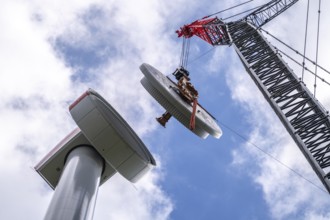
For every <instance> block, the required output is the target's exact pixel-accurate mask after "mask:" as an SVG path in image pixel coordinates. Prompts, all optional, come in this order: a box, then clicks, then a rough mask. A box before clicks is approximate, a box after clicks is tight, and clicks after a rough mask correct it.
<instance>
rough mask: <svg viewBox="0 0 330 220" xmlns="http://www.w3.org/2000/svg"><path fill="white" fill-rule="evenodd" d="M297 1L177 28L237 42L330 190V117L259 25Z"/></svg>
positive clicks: (219, 40)
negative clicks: (233, 18)
mask: <svg viewBox="0 0 330 220" xmlns="http://www.w3.org/2000/svg"><path fill="white" fill-rule="evenodd" d="M297 1H298V0H273V1H271V2H269V3H267V4H265V5H264V6H262V7H260V8H259V9H257V10H255V11H254V12H252V13H251V14H249V15H247V16H246V17H244V18H243V19H240V20H238V21H235V22H229V23H225V22H223V21H221V20H220V19H218V18H209V17H207V18H204V19H201V20H197V21H195V22H193V23H191V24H190V25H185V26H183V27H182V28H181V29H180V30H178V31H177V33H178V36H179V37H180V36H182V37H186V38H190V37H192V36H194V35H195V36H198V37H200V38H202V39H203V40H205V41H206V42H208V43H210V44H212V45H214V46H215V45H229V44H230V45H233V47H234V48H235V51H236V52H237V54H238V55H239V58H240V60H241V61H242V63H243V65H244V67H245V68H246V70H247V72H248V73H249V75H250V76H251V78H252V79H253V81H254V82H255V83H256V85H257V87H258V88H259V90H260V91H261V92H262V94H263V95H264V97H265V99H266V100H267V101H268V103H269V104H270V105H271V107H272V109H273V110H274V112H275V113H276V115H277V116H278V117H279V119H280V120H281V122H282V123H283V125H284V126H285V128H286V129H287V131H288V132H289V134H290V135H291V137H292V138H293V140H294V141H295V142H296V144H297V145H298V147H299V149H300V150H301V151H302V153H303V154H304V156H305V157H306V159H307V161H308V162H309V163H310V165H311V166H312V168H313V170H314V171H315V173H316V174H317V176H318V177H319V178H320V180H321V182H322V183H323V185H324V186H325V188H326V189H327V191H328V192H329V193H330V118H329V113H328V111H326V110H325V109H324V108H323V107H322V106H321V104H320V103H319V102H318V101H317V100H316V99H315V98H314V96H313V95H312V94H311V92H310V91H309V90H308V89H307V87H306V86H305V85H304V83H303V82H302V81H301V80H299V79H298V77H297V76H296V75H295V74H294V73H293V71H292V69H291V68H289V67H288V66H287V64H286V63H285V62H284V61H283V60H282V58H281V56H280V55H279V54H278V52H277V51H276V50H275V49H274V47H273V46H272V45H271V44H270V43H269V42H268V41H267V40H265V38H264V37H263V36H262V34H261V33H260V31H258V28H259V27H261V26H262V25H264V24H266V23H267V22H269V21H270V20H272V19H274V18H275V17H276V16H278V15H279V14H281V13H282V12H284V11H285V10H286V9H288V8H289V7H291V6H292V5H293V4H295V3H296V2H297Z"/></svg>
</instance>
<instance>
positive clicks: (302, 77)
mask: <svg viewBox="0 0 330 220" xmlns="http://www.w3.org/2000/svg"><path fill="white" fill-rule="evenodd" d="M308 15H309V0H308V2H307V12H306V28H305V43H304V56H303V62H302V65H303V68H302V72H301V80H302V81H304V71H305V69H304V67H305V59H306V45H307V30H308V17H309V16H308Z"/></svg>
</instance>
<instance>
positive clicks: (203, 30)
mask: <svg viewBox="0 0 330 220" xmlns="http://www.w3.org/2000/svg"><path fill="white" fill-rule="evenodd" d="M176 33H177V34H178V37H185V38H190V37H192V36H194V35H195V36H197V37H200V38H201V39H203V40H205V41H206V42H208V43H209V44H211V45H213V46H215V45H228V44H230V38H229V35H228V32H227V27H226V24H225V23H224V22H223V21H221V20H220V19H219V18H217V17H214V18H203V19H201V20H197V21H194V22H192V23H191V24H187V25H184V26H183V27H181V28H180V29H179V30H177V31H176Z"/></svg>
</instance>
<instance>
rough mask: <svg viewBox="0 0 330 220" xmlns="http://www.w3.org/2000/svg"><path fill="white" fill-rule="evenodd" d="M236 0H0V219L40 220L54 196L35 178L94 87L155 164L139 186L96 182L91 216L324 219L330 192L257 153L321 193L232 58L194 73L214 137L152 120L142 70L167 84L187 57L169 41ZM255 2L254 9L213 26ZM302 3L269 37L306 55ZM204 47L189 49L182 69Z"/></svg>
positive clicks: (222, 54)
mask: <svg viewBox="0 0 330 220" xmlns="http://www.w3.org/2000/svg"><path fill="white" fill-rule="evenodd" d="M241 2H243V1H238V0H237V1H236V0H226V1H211V0H208V1H207V2H205V1H203V2H202V1H195V2H191V1H186V0H177V1H166V2H160V1H152V0H142V1H139V2H138V3H137V2H132V1H129V0H122V1H103V0H95V1H94V0H80V1H70V2H67V1H44V0H43V1H41V0H32V1H29V2H27V1H21V0H4V1H3V2H2V7H1V8H0V28H1V30H2V34H1V35H0V48H1V50H0V60H1V61H0V70H1V71H0V88H1V89H2V93H1V94H0V100H1V102H0V121H1V122H2V123H1V124H0V130H1V132H2V133H3V135H1V136H0V140H1V142H2V147H1V148H0V175H1V176H2V178H1V181H0V184H1V185H0V194H1V199H0V218H1V219H42V218H43V216H44V214H45V212H46V210H47V207H48V204H49V202H50V200H51V198H52V194H53V191H52V190H51V189H50V187H49V186H48V185H47V184H46V183H45V182H44V181H43V179H42V178H41V177H40V176H38V174H37V173H36V172H35V171H34V170H33V167H34V166H35V165H36V163H37V162H39V161H40V159H41V158H42V157H43V156H44V155H45V154H46V153H47V152H49V150H51V149H52V148H53V147H54V146H55V145H56V144H57V143H58V142H59V141H60V140H61V139H62V138H63V137H64V136H65V135H66V134H67V133H68V132H70V131H71V130H73V129H74V128H75V126H76V125H75V124H74V122H73V120H72V119H71V116H70V114H69V112H68V106H69V104H70V103H72V101H74V100H75V99H76V98H77V97H78V96H79V95H80V94H81V93H83V92H84V91H85V90H86V89H87V88H89V87H90V88H93V89H94V90H96V91H97V92H99V93H100V94H102V95H103V97H104V98H105V99H107V100H108V101H109V102H110V103H111V105H112V106H113V107H115V108H116V109H117V110H118V112H120V114H121V115H122V116H123V117H124V118H125V119H126V120H127V122H128V123H129V124H130V125H131V126H132V127H133V128H134V130H135V131H136V132H137V133H138V134H139V136H140V137H141V139H142V140H143V141H144V143H145V144H146V145H147V146H148V147H149V149H150V151H151V152H152V153H153V155H154V156H155V158H156V160H157V167H155V168H154V169H153V170H152V171H151V172H149V173H148V174H147V175H146V176H145V177H144V178H143V179H142V180H141V181H139V182H138V183H136V184H134V185H133V184H131V183H129V182H128V181H126V180H125V179H124V178H123V177H121V176H120V175H119V174H117V175H115V176H114V177H113V178H112V179H111V180H109V181H108V182H107V183H106V184H104V185H102V187H100V190H99V195H98V199H97V203H96V209H95V215H94V219H100V220H102V219H123V220H126V219H137V220H139V219H144V220H148V219H150V220H151V219H152V220H154V219H157V220H163V219H174V220H177V219H180V220H181V219H196V220H202V219H235V220H236V219H242V220H243V219H249V220H250V219H317V220H318V219H329V218H330V212H329V209H328V207H329V205H330V202H329V195H328V194H327V193H325V192H323V191H322V190H320V189H318V188H317V187H315V186H314V185H312V184H310V183H309V182H307V181H305V180H304V179H302V178H300V177H299V176H297V175H296V174H294V173H292V172H291V171H289V170H288V169H287V168H285V167H283V166H282V165H281V164H279V163H278V162H276V161H274V160H273V159H272V158H270V157H269V156H267V155H266V154H264V153H262V152H261V151H260V150H258V149H257V148H256V147H255V146H253V145H252V144H251V143H253V144H255V145H257V146H258V147H260V148H261V149H263V150H264V151H266V152H267V153H269V154H271V155H272V156H274V157H276V158H277V159H278V160H280V161H281V162H282V163H284V164H286V165H287V166H289V167H291V168H292V169H294V170H295V171H297V172H298V173H300V174H301V175H303V176H304V177H305V178H307V179H308V180H310V181H312V182H313V183H315V184H316V185H318V186H320V187H322V186H321V185H322V184H321V182H320V181H319V180H318V178H317V177H316V176H315V174H314V173H313V171H312V169H311V168H310V166H309V165H308V163H307V162H306V160H305V159H304V157H303V156H302V154H301V152H300V151H299V150H298V147H297V146H296V145H295V144H294V142H293V141H292V140H291V138H290V137H289V135H288V134H287V132H286V130H285V129H284V127H283V126H282V125H281V123H280V122H279V120H278V119H277V117H276V115H275V114H274V113H273V111H272V109H271V108H270V107H269V106H268V104H267V103H266V101H265V100H264V98H263V97H262V95H261V93H260V92H259V91H258V89H257V87H256V86H255V85H254V84H253V82H252V80H251V79H250V78H249V76H248V74H247V73H246V72H245V70H244V68H243V66H242V64H241V63H240V61H239V59H238V57H237V55H236V54H235V52H234V49H233V48H232V47H217V48H215V49H213V50H211V51H210V52H209V53H207V54H206V55H204V56H202V57H200V58H199V59H197V60H195V61H193V62H191V63H189V66H188V70H189V71H190V73H191V78H192V82H193V83H194V85H195V87H196V88H197V89H198V91H199V94H200V102H201V104H202V105H203V106H205V107H206V108H207V110H208V111H210V112H211V113H212V114H213V115H214V116H215V117H216V118H217V120H218V121H219V124H220V127H222V130H223V133H224V134H223V136H222V137H221V138H220V139H214V138H213V137H208V138H207V139H206V140H202V139H200V138H198V137H197V136H196V135H194V134H192V133H191V132H189V130H187V129H186V128H184V127H183V126H182V125H180V124H179V123H178V122H177V121H176V120H174V119H171V121H170V122H169V123H168V125H167V128H166V129H164V128H162V127H161V126H159V125H158V124H157V122H156V121H155V120H154V118H155V117H157V116H159V115H161V114H162V113H163V109H162V108H161V107H160V106H159V105H158V104H157V103H156V101H154V100H153V99H152V98H151V96H150V95H149V94H148V93H147V92H146V91H145V90H144V88H143V87H142V86H141V84H140V82H139V81H140V79H141V78H142V76H143V75H142V73H141V72H140V70H139V68H138V67H139V65H140V64H141V63H144V62H146V63H149V64H151V65H153V66H155V67H156V68H158V69H159V70H160V71H162V72H163V73H164V74H171V73H172V72H173V70H174V69H175V68H176V67H177V65H178V63H179V58H180V57H179V56H180V49H181V39H178V38H177V37H176V34H175V30H176V29H178V28H179V27H180V26H182V25H183V24H186V23H189V22H192V21H194V20H196V19H198V18H201V17H203V16H205V15H208V14H212V13H214V12H216V11H220V10H222V9H225V8H228V7H230V6H233V5H235V4H238V3H241ZM263 2H265V1H261V0H254V1H253V2H252V3H250V4H248V5H245V6H244V7H242V8H240V9H236V10H234V11H230V12H227V13H226V14H223V15H219V17H223V18H224V17H227V16H230V15H232V14H235V13H237V12H239V11H241V10H245V9H247V8H252V7H254V6H257V5H260V4H262V3H263ZM306 3H307V0H300V1H299V2H298V3H297V4H296V5H295V6H293V7H292V8H291V9H290V10H288V11H287V12H285V13H284V14H283V15H281V16H279V17H278V18H276V19H275V20H274V21H272V22H271V23H270V24H267V25H266V26H265V29H267V30H268V31H270V32H271V33H273V34H274V35H276V36H278V37H279V38H281V39H283V40H284V41H285V42H287V43H289V44H290V45H292V46H293V47H294V48H296V49H298V50H300V51H303V40H304V38H303V36H304V27H305V23H304V21H305V11H306ZM322 4H323V8H322V11H321V12H322V13H321V15H322V20H321V37H320V45H321V46H320V51H319V53H320V55H319V63H320V64H321V65H322V66H323V67H325V68H326V69H330V63H329V62H328V54H329V51H330V44H329V43H328V42H327V41H328V39H329V38H330V31H329V30H328V27H327V25H328V23H329V20H330V13H328V12H329V10H330V4H329V2H327V1H322ZM316 12H317V1H313V2H312V3H311V14H310V22H311V23H310V25H309V26H310V31H309V33H310V35H309V37H308V47H307V52H308V54H309V57H311V58H312V59H314V57H315V44H316V43H315V36H316V34H315V31H316V30H315V28H316V14H317V13H316ZM266 37H267V38H268V39H269V40H270V41H271V42H273V43H274V44H276V42H275V41H273V40H272V39H271V38H270V37H268V36H266ZM279 46H280V45H279ZM210 48H211V47H210V46H209V45H208V44H207V43H206V42H204V41H201V40H200V39H197V38H193V39H192V40H191V50H190V59H191V60H194V58H196V57H199V56H200V55H201V54H203V53H204V52H206V51H208V50H209V49H210ZM293 55H294V54H293ZM299 59H301V58H299ZM288 62H289V61H288ZM289 65H290V66H291V67H292V68H293V69H294V70H295V71H296V73H298V75H299V74H300V73H301V69H300V68H298V67H296V66H295V65H293V64H292V63H290V62H289ZM309 68H310V69H314V67H313V66H309ZM306 74H307V73H306ZM319 74H321V76H322V77H324V78H325V79H328V81H330V77H329V76H328V75H325V74H324V73H322V72H319ZM326 77H328V78H326ZM306 84H307V85H308V86H309V87H310V86H312V84H313V77H309V76H308V75H306ZM310 88H312V87H310ZM329 94H330V93H329V86H325V85H322V84H321V83H319V84H318V90H317V98H318V99H319V100H320V102H321V103H322V104H323V105H324V106H325V107H326V108H327V109H330V101H329V100H330V99H329ZM223 124H224V125H225V126H228V127H229V128H230V129H233V130H235V131H236V132H237V133H238V134H240V135H242V136H244V137H245V139H242V138H241V137H240V136H239V135H237V134H235V133H233V132H232V131H231V130H229V129H227V128H226V127H225V126H223ZM18 210H19V211H18Z"/></svg>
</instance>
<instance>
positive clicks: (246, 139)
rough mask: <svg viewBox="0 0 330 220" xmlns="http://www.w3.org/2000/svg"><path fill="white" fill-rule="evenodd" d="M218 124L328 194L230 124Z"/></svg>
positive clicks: (220, 122)
mask: <svg viewBox="0 0 330 220" xmlns="http://www.w3.org/2000/svg"><path fill="white" fill-rule="evenodd" d="M219 124H221V125H222V126H223V127H225V128H226V129H227V130H229V131H231V132H232V133H234V134H236V135H237V136H238V137H240V138H241V139H242V140H244V141H246V143H247V144H249V145H251V146H253V147H255V148H256V149H258V150H259V151H260V152H262V153H263V154H265V155H266V156H268V157H269V158H271V159H272V160H273V161H275V162H277V163H278V164H280V165H281V166H283V167H284V168H286V169H288V170H289V171H290V172H291V173H293V174H295V175H296V176H297V177H299V178H301V179H303V180H305V181H306V182H308V183H310V184H311V185H313V186H314V187H316V188H317V189H319V190H321V191H322V192H325V193H327V194H328V192H327V191H325V190H324V189H323V188H322V187H321V186H319V185H318V184H316V183H314V182H313V181H311V180H309V179H307V178H306V177H304V175H302V174H300V173H299V172H298V171H296V170H294V169H293V168H291V167H290V166H288V165H286V164H285V163H284V162H282V161H281V160H279V159H277V158H276V157H275V156H273V155H272V154H270V153H268V152H267V151H265V150H264V149H262V148H261V147H259V146H258V145H256V144H255V143H253V142H251V141H250V140H249V139H248V138H247V137H245V136H243V135H242V134H240V133H239V132H238V131H236V130H234V129H233V128H231V127H230V126H228V125H226V124H225V123H223V122H222V121H219Z"/></svg>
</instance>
